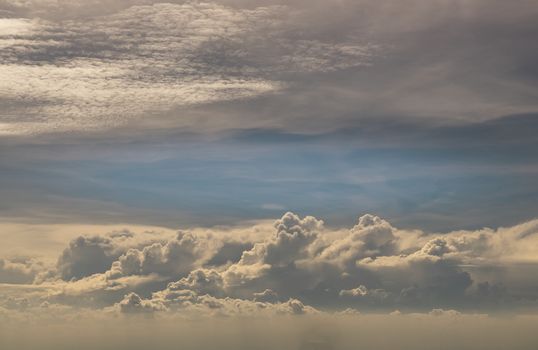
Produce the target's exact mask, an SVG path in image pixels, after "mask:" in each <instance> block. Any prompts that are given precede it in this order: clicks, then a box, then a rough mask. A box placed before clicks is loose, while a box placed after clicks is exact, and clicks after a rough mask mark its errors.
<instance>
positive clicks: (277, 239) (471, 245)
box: [0, 212, 538, 316]
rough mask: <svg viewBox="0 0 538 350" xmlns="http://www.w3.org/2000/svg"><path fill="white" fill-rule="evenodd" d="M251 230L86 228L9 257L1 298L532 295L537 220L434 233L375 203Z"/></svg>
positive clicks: (145, 304)
mask: <svg viewBox="0 0 538 350" xmlns="http://www.w3.org/2000/svg"><path fill="white" fill-rule="evenodd" d="M195 232H196V233H195ZM248 232H249V230H248V229H247V230H245V229H242V230H240V231H237V232H235V233H234V232H233V230H232V231H223V232H218V231H207V230H206V231H201V232H197V231H193V232H183V231H181V232H179V233H178V234H177V235H176V236H175V237H170V238H166V237H161V238H158V236H157V237H155V236H154V235H147V234H146V235H145V236H144V235H142V236H140V237H138V238H136V237H137V234H135V233H133V232H130V231H121V232H119V231H117V232H113V233H110V234H108V235H106V236H81V237H78V238H75V239H74V240H73V241H71V242H70V243H69V246H68V248H66V249H65V251H64V252H63V253H62V254H61V256H60V258H59V259H58V263H57V266H56V267H54V268H48V267H46V266H44V265H39V266H40V268H39V269H37V268H35V269H32V268H31V267H30V266H28V264H27V263H26V265H25V262H9V261H7V260H5V259H4V260H2V265H0V266H1V267H2V270H1V271H2V274H0V277H2V278H3V280H2V282H3V283H10V284H11V285H12V286H16V284H14V283H19V284H20V283H22V285H20V287H19V288H18V289H16V290H17V291H18V292H17V293H16V294H12V293H11V292H8V293H7V294H5V295H4V298H7V299H5V300H4V301H3V302H2V305H4V307H6V306H7V307H9V308H11V309H13V308H17V305H19V308H27V307H35V306H37V305H40V304H42V303H43V302H46V303H53V304H59V305H67V306H70V307H75V308H79V307H85V308H87V307H89V308H92V309H103V310H107V309H110V310H118V311H119V312H121V313H135V314H136V313H144V314H151V313H155V312H165V313H174V312H177V311H178V310H181V311H182V312H184V313H185V314H192V315H196V314H198V315H201V314H207V315H228V316H229V315H245V314H249V313H253V312H261V313H266V314H286V313H288V314H301V313H312V312H319V311H316V310H345V309H349V308H351V309H355V310H361V311H369V310H387V311H390V310H395V309H399V310H407V311H413V310H422V311H427V310H432V309H436V308H437V309H439V308H442V309H459V310H467V311H470V310H474V311H481V312H497V311H503V310H504V311H508V310H519V309H521V308H528V309H531V310H532V309H534V308H536V306H537V305H536V298H537V295H536V293H535V292H533V291H535V290H536V288H537V287H538V285H536V281H535V280H533V279H531V278H528V271H529V269H530V270H532V269H533V268H534V267H535V266H536V263H537V261H536V256H537V255H536V253H537V252H536V247H537V246H538V245H536V240H537V239H538V224H537V222H536V220H534V221H530V222H527V223H523V224H520V225H517V226H514V227H508V228H499V229H496V230H493V229H482V230H477V231H454V232H449V233H444V234H437V233H426V232H422V231H417V230H412V231H408V230H400V229H398V228H395V227H393V226H392V225H391V224H390V223H389V222H387V221H386V220H384V219H381V218H379V217H377V216H374V215H370V214H366V215H363V216H361V217H359V219H358V221H357V224H356V225H355V226H354V227H352V228H351V229H340V230H334V229H330V228H327V227H325V225H324V224H323V221H321V220H319V219H316V218H314V217H312V216H306V217H303V218H301V217H300V216H298V215H296V214H293V213H290V212H288V213H286V214H284V215H283V216H282V217H281V218H280V219H278V220H276V221H275V222H274V224H273V228H272V233H270V234H269V235H260V234H259V233H257V232H255V230H252V231H251V234H249V233H248ZM230 245H233V246H235V247H238V246H241V247H243V251H242V253H241V255H240V257H239V258H235V259H220V258H219V259H214V257H215V256H219V255H221V254H222V249H225V248H224V247H229V246H230ZM216 262H217V263H216ZM38 274H39V278H34V277H35V276H36V275H38ZM32 281H33V282H32ZM24 288H26V289H24ZM21 291H23V292H22V293H21ZM15 295H16V296H17V298H19V299H14V296H15ZM20 298H23V299H20ZM17 300H18V301H17Z"/></svg>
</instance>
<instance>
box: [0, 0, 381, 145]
mask: <svg viewBox="0 0 538 350" xmlns="http://www.w3.org/2000/svg"><path fill="white" fill-rule="evenodd" d="M76 4H78V2H76V3H75V5H76ZM42 5H43V4H42ZM50 5H51V9H50V10H49V12H50V11H52V12H54V4H52V3H51V4H50ZM79 5H81V6H82V5H83V4H79ZM132 5H133V6H131V7H126V8H124V9H121V10H119V11H118V12H116V13H112V14H102V15H98V16H94V17H90V18H82V19H76V18H75V19H64V20H62V21H61V22H59V21H58V20H54V19H52V18H40V19H33V20H29V19H26V18H0V26H1V27H5V28H6V31H3V32H2V33H1V34H0V45H2V53H1V54H0V74H1V75H2V77H3V79H2V83H1V85H0V96H1V98H2V101H5V102H2V104H3V105H5V106H6V108H5V111H4V112H3V113H2V116H1V119H0V122H2V123H1V124H0V133H1V134H7V135H10V134H34V133H42V132H61V131H67V130H78V131H88V130H103V129H109V128H113V127H117V126H120V125H123V124H126V123H128V122H129V120H131V119H133V118H138V119H140V118H143V119H148V122H150V123H151V121H150V120H149V118H159V115H161V116H162V115H163V113H167V112H169V111H170V110H172V109H173V108H175V107H179V106H185V105H192V104H200V103H211V102H215V101H226V100H235V99H242V98H247V97H253V96H258V95H261V94H266V93H269V92H275V91H279V90H281V89H282V88H283V87H284V86H285V85H286V84H287V83H286V82H285V81H284V80H283V79H281V77H282V76H283V74H292V73H293V74H296V73H299V74H300V73H308V72H324V71H334V70H339V69H344V68H347V67H353V66H360V65H363V64H367V63H368V60H369V57H370V55H371V51H372V50H371V49H370V47H369V46H368V44H361V43H359V42H356V41H355V42H354V41H347V42H343V43H334V42H329V41H325V42H324V41H320V40H318V39H310V38H301V35H300V34H299V35H294V36H296V37H291V36H290V34H291V33H292V32H293V31H294V26H293V21H294V20H293V18H290V16H291V17H293V16H292V15H290V14H289V13H288V12H289V10H288V9H286V8H285V7H283V6H268V7H258V8H255V9H238V8H232V7H228V6H225V5H221V4H216V3H203V2H186V3H179V4H173V3H157V4H148V5H144V4H140V5H137V4H136V3H133V4H132ZM31 7H32V6H30V8H31ZM45 8H47V7H46V6H45ZM45 11H46V10H45ZM22 12H24V11H22ZM279 76H280V77H279ZM180 124H181V122H180ZM184 126H186V127H192V126H193V125H192V121H188V120H186V121H185V122H184Z"/></svg>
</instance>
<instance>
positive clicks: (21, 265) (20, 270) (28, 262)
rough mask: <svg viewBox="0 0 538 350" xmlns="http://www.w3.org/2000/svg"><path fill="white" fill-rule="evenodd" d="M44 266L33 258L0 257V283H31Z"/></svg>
mask: <svg viewBox="0 0 538 350" xmlns="http://www.w3.org/2000/svg"><path fill="white" fill-rule="evenodd" d="M44 269H45V267H44V266H43V265H42V264H40V263H39V261H36V260H35V259H28V258H15V259H0V283H17V284H19V283H20V284H28V283H32V282H33V280H34V278H35V277H36V275H37V274H38V272H40V271H43V270H44Z"/></svg>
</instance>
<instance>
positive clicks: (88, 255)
mask: <svg viewBox="0 0 538 350" xmlns="http://www.w3.org/2000/svg"><path fill="white" fill-rule="evenodd" d="M114 248H115V247H114V246H113V244H112V242H111V241H110V240H109V239H108V238H104V237H100V236H94V237H84V236H80V237H78V238H76V239H75V240H73V241H71V242H70V243H69V247H68V248H66V249H65V250H64V251H63V253H62V255H61V256H60V257H59V258H58V264H57V268H58V272H59V273H60V275H61V277H62V278H63V279H64V280H66V281H69V280H71V279H80V278H83V277H86V276H90V275H93V274H95V273H101V272H105V271H106V270H108V269H109V268H110V265H112V263H113V262H114V260H116V258H117V255H118V253H117V252H116V251H115V249H114Z"/></svg>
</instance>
